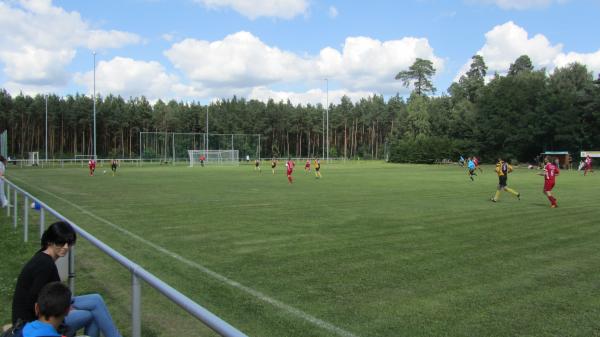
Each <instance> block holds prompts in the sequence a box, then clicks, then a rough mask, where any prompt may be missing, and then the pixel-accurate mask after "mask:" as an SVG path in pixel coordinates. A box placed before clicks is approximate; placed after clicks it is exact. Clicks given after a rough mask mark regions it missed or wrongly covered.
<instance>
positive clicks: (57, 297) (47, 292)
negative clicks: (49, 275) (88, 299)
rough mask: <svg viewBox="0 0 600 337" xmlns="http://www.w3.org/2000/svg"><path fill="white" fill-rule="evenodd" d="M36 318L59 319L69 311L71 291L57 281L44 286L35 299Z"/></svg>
mask: <svg viewBox="0 0 600 337" xmlns="http://www.w3.org/2000/svg"><path fill="white" fill-rule="evenodd" d="M37 304H38V307H39V310H40V311H39V313H38V317H45V318H50V317H60V316H63V315H65V314H66V313H67V312H68V311H69V307H70V306H71V290H69V288H67V286H66V285H64V284H62V283H60V282H59V281H56V282H50V283H48V284H46V285H45V286H44V287H43V288H42V290H40V294H39V295H38V298H37Z"/></svg>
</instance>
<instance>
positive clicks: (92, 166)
mask: <svg viewBox="0 0 600 337" xmlns="http://www.w3.org/2000/svg"><path fill="white" fill-rule="evenodd" d="M88 168H89V169H90V177H91V176H93V175H94V171H96V161H95V160H94V159H90V160H89V161H88Z"/></svg>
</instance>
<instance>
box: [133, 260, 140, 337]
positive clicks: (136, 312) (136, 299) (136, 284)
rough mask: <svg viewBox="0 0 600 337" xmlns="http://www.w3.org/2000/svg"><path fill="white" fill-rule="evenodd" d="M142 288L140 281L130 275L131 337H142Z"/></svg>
mask: <svg viewBox="0 0 600 337" xmlns="http://www.w3.org/2000/svg"><path fill="white" fill-rule="evenodd" d="M141 302H142V286H141V283H140V279H139V278H138V277H137V276H136V275H135V273H134V272H132V273H131V336H132V337H141V335H142V314H141V313H142V310H141V308H142V305H141Z"/></svg>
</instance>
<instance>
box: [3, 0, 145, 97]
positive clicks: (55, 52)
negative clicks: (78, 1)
mask: <svg viewBox="0 0 600 337" xmlns="http://www.w3.org/2000/svg"><path fill="white" fill-rule="evenodd" d="M0 31H2V34H1V35H0V62H1V63H2V64H3V70H4V73H5V74H6V76H7V77H8V81H7V82H10V83H11V84H12V85H18V84H19V83H20V84H23V85H24V86H29V87H35V86H39V85H43V86H48V85H54V86H56V87H58V86H62V85H64V84H65V82H66V81H67V79H68V78H69V75H68V74H67V71H66V67H67V66H68V65H69V64H70V63H71V61H72V60H73V58H74V57H75V55H76V51H77V49H78V48H81V47H84V48H98V49H101V48H117V47H120V46H123V45H126V44H131V43H138V42H140V40H141V39H140V38H139V37H138V36H137V35H135V34H131V33H126V32H121V31H115V30H111V31H103V30H96V29H91V28H90V27H89V24H88V23H86V22H85V21H83V20H82V19H81V16H80V15H79V13H77V12H66V11H65V10H63V9H62V8H59V7H55V6H53V4H52V1H51V0H21V1H3V2H0Z"/></svg>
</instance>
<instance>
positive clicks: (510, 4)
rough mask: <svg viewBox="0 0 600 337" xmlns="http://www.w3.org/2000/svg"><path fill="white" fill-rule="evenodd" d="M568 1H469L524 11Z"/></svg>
mask: <svg viewBox="0 0 600 337" xmlns="http://www.w3.org/2000/svg"><path fill="white" fill-rule="evenodd" d="M567 1H568V0H471V2H479V3H485V4H495V5H496V6H498V7H500V8H502V9H516V10H525V9H530V8H543V7H548V6H550V5H553V4H555V3H557V4H562V3H565V2H567Z"/></svg>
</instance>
